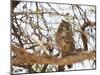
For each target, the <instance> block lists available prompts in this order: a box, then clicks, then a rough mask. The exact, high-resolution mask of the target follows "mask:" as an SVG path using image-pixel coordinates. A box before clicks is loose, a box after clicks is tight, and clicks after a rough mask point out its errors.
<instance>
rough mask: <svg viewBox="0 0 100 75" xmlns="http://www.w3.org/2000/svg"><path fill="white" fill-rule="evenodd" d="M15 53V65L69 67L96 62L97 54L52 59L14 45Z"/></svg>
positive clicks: (85, 52)
mask: <svg viewBox="0 0 100 75" xmlns="http://www.w3.org/2000/svg"><path fill="white" fill-rule="evenodd" d="M11 49H12V51H13V52H15V53H16V58H15V59H13V60H12V61H11V62H12V64H13V65H20V64H27V65H33V64H35V63H37V64H57V65H68V64H73V63H77V62H81V61H83V60H86V59H88V60H95V57H96V53H95V51H92V52H87V51H83V52H78V53H76V52H75V53H73V54H71V55H69V56H66V57H63V58H57V57H51V56H39V55H36V53H28V52H26V50H25V49H24V48H21V47H20V48H19V47H16V46H14V45H12V46H11Z"/></svg>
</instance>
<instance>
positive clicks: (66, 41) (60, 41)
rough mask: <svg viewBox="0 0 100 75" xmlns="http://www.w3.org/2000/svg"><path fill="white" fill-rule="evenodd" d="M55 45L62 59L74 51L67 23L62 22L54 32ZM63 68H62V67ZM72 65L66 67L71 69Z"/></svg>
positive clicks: (70, 28) (70, 31)
mask: <svg viewBox="0 0 100 75" xmlns="http://www.w3.org/2000/svg"><path fill="white" fill-rule="evenodd" d="M56 44H57V48H58V49H59V50H60V52H61V55H62V57H65V56H68V55H70V54H71V52H72V51H73V50H74V49H75V46H74V40H73V33H72V27H71V24H69V22H67V21H64V20H62V22H61V23H60V25H59V27H58V30H57V32H56ZM63 67H64V66H63ZM71 67H72V65H68V68H71Z"/></svg>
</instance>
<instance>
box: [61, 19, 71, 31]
mask: <svg viewBox="0 0 100 75" xmlns="http://www.w3.org/2000/svg"><path fill="white" fill-rule="evenodd" d="M59 30H60V31H65V32H67V31H69V30H71V25H70V24H69V22H67V21H65V20H62V22H61V23H60V25H59Z"/></svg>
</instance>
